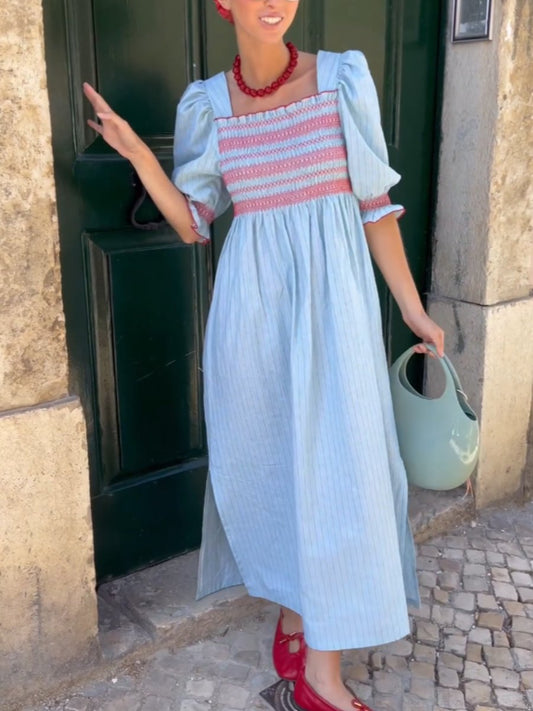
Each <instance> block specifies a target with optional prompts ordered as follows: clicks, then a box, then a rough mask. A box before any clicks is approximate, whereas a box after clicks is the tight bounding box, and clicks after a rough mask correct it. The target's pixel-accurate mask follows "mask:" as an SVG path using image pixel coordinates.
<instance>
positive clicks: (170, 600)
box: [98, 487, 475, 662]
mask: <svg viewBox="0 0 533 711" xmlns="http://www.w3.org/2000/svg"><path fill="white" fill-rule="evenodd" d="M474 515H475V507H474V500H473V498H472V497H471V496H467V495H466V494H465V489H464V488H463V487H461V488H460V489H454V490H453V491H451V492H432V491H425V490H422V489H416V488H414V487H413V488H412V490H411V491H410V500H409V519H410V521H411V527H412V530H413V534H414V536H415V540H416V541H417V542H418V543H421V542H423V541H426V540H428V539H429V538H432V537H433V536H438V535H441V534H442V533H445V532H446V531H447V530H449V529H451V528H452V527H453V526H455V525H457V524H459V523H465V522H466V521H469V520H471V519H472V518H473V517H474ZM197 564H198V551H194V552H192V553H187V554H186V555H182V556H179V557H177V558H173V559H172V560H169V561H166V562H164V563H160V564H159V565H155V566H153V567H151V568H147V569H146V570H141V571H139V572H137V573H133V574H131V575H128V576H126V577H124V578H121V579H119V580H114V581H112V582H110V583H105V584H103V585H101V586H100V587H99V589H98V609H99V639H100V647H101V651H102V656H103V660H105V661H108V662H111V661H122V660H123V661H128V659H129V658H130V657H132V656H133V655H135V656H139V655H141V654H142V653H143V652H144V651H145V650H150V651H153V650H154V648H157V647H161V646H167V647H184V646H188V645H191V644H194V643H195V642H198V641H200V640H202V639H206V638H208V637H211V636H214V635H218V634H223V632H224V630H225V629H227V628H228V627H229V626H230V625H235V624H239V623H241V622H243V621H245V620H246V619H249V618H251V617H254V616H255V615H257V614H259V613H261V611H262V610H263V609H264V608H265V604H266V603H265V601H264V600H261V599H259V598H252V597H250V596H248V595H247V594H246V590H245V588H244V587H243V586H237V587H233V588H228V589H226V590H222V591H220V592H218V593H215V594H214V595H210V596H208V597H206V598H204V599H202V600H198V601H197V600H195V589H196V569H197Z"/></svg>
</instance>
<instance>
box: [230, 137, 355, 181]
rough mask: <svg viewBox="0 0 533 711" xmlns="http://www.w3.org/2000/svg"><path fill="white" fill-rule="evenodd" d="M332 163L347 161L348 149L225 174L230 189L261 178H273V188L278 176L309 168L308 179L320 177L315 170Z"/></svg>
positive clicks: (308, 154)
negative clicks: (238, 184) (290, 171)
mask: <svg viewBox="0 0 533 711" xmlns="http://www.w3.org/2000/svg"><path fill="white" fill-rule="evenodd" d="M262 155H263V154H261V157H262ZM330 161H344V162H345V161H346V149H345V147H344V146H343V145H339V146H335V147H334V148H323V149H321V150H317V151H312V152H309V153H304V154H300V155H298V156H297V157H295V158H287V159H286V160H284V161H269V162H268V163H259V164H256V165H246V166H243V167H242V168H234V169H233V170H228V171H224V170H223V174H224V180H225V181H226V184H227V185H228V187H229V186H230V185H231V183H235V182H240V181H241V180H253V179H257V180H259V179H261V178H271V179H272V183H271V182H270V181H269V186H271V185H272V184H273V185H277V184H278V181H277V180H276V176H281V175H286V173H287V171H289V170H298V169H299V168H306V167H309V168H312V169H313V170H310V171H309V173H308V174H307V178H308V179H309V178H311V177H312V176H314V175H320V171H316V170H314V169H315V168H316V166H318V165H323V164H324V163H328V162H330ZM221 167H222V163H221ZM256 187H259V186H256Z"/></svg>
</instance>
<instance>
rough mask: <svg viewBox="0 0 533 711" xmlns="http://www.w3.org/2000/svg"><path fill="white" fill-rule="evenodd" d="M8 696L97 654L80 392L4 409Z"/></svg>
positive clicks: (3, 647)
mask: <svg viewBox="0 0 533 711" xmlns="http://www.w3.org/2000/svg"><path fill="white" fill-rule="evenodd" d="M0 490H1V491H2V498H3V513H2V516H0V541H1V542H2V550H3V553H2V575H1V576H0V599H1V600H2V605H1V607H0V627H1V629H2V634H1V636H0V678H1V679H3V680H4V682H3V684H2V695H3V699H4V700H5V699H6V698H10V696H13V697H15V696H18V695H23V694H25V693H27V692H28V690H32V689H33V688H34V687H35V686H38V687H39V688H40V690H42V689H45V688H46V687H47V685H49V684H53V683H54V682H55V683H57V682H58V681H59V680H63V679H65V678H68V676H69V674H71V673H73V672H75V671H78V672H79V671H80V670H82V669H83V668H84V666H86V665H89V664H91V663H93V662H94V661H95V660H96V658H97V656H98V646H97V641H96V640H97V604H96V594H95V579H94V561H93V547H92V524H91V511H90V500H89V473H88V463H87V451H86V438H85V422H84V418H83V412H82V410H81V407H80V404H79V402H78V400H77V399H74V398H72V399H69V400H66V401H62V402H59V403H56V404H55V405H54V406H49V407H36V408H30V409H29V410H23V411H17V412H15V413H10V414H5V415H3V416H0Z"/></svg>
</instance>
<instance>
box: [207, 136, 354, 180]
mask: <svg viewBox="0 0 533 711" xmlns="http://www.w3.org/2000/svg"><path fill="white" fill-rule="evenodd" d="M323 140H327V141H328V142H330V141H331V142H335V143H337V145H338V146H342V147H343V149H344V150H346V149H345V144H344V141H343V140H342V135H341V133H340V132H339V133H338V134H333V135H331V136H325V137H324V138H323ZM317 145H320V144H319V142H318V141H317V139H316V138H310V139H309V140H307V141H301V142H299V143H298V149H299V150H300V152H301V154H302V155H303V151H304V150H305V149H307V148H311V149H312V150H316V149H317ZM264 148H265V149H264V150H262V151H261V158H266V157H268V156H272V157H273V158H275V159H276V160H278V159H279V154H280V149H279V147H277V146H276V147H275V148H269V149H267V147H266V146H265V147H264ZM333 148H335V146H333ZM310 152H311V151H310ZM241 163H242V158H241V156H238V157H229V158H225V157H224V156H221V159H220V167H221V169H222V172H224V167H227V166H228V165H233V166H235V165H241Z"/></svg>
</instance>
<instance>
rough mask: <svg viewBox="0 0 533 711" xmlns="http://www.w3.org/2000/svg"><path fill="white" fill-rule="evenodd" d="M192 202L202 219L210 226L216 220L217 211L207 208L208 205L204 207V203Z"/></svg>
mask: <svg viewBox="0 0 533 711" xmlns="http://www.w3.org/2000/svg"><path fill="white" fill-rule="evenodd" d="M191 202H192V204H193V205H194V207H195V208H196V211H197V212H198V214H199V215H200V217H201V218H202V219H203V220H205V221H206V222H207V224H208V225H210V224H211V223H212V222H213V221H214V219H215V211H214V210H211V208H210V207H207V205H204V204H203V203H202V202H197V201H196V200H191Z"/></svg>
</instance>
